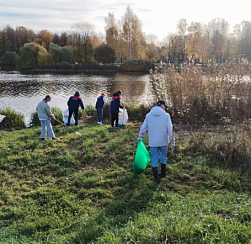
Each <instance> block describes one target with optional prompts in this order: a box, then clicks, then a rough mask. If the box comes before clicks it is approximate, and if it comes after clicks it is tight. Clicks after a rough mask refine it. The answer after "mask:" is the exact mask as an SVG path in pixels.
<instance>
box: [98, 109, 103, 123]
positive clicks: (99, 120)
mask: <svg viewBox="0 0 251 244" xmlns="http://www.w3.org/2000/svg"><path fill="white" fill-rule="evenodd" d="M97 112H98V122H101V112H102V108H97Z"/></svg>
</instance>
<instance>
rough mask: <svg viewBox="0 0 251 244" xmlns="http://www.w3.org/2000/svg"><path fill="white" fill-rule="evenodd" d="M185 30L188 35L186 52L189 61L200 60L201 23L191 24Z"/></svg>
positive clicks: (201, 42) (201, 47)
mask: <svg viewBox="0 0 251 244" xmlns="http://www.w3.org/2000/svg"><path fill="white" fill-rule="evenodd" d="M187 30H188V34H187V35H186V46H187V49H186V51H187V54H188V57H189V58H191V59H195V58H197V59H202V56H203V55H202V50H203V35H202V26H201V23H199V22H192V23H191V24H190V26H189V27H188V28H187Z"/></svg>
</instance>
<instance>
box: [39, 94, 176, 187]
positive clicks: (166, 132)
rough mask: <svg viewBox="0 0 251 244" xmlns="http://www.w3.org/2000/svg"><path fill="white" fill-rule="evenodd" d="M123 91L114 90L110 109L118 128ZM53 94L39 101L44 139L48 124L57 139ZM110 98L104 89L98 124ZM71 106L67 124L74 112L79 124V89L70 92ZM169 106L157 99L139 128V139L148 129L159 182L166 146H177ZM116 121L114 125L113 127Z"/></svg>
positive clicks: (112, 124) (76, 123)
mask: <svg viewBox="0 0 251 244" xmlns="http://www.w3.org/2000/svg"><path fill="white" fill-rule="evenodd" d="M120 96H121V91H117V92H115V93H114V94H113V96H112V100H111V105H110V113H111V126H112V128H118V114H119V109H120V108H123V107H122V106H121V104H120ZM50 101H51V97H50V96H49V95H47V96H46V97H45V98H44V99H43V100H42V101H41V102H40V103H39V104H38V105H37V108H36V110H37V113H38V117H39V120H40V122H41V140H42V141H44V140H45V138H46V128H47V131H48V135H49V137H50V138H52V139H53V140H55V139H56V137H55V134H54V132H53V129H52V125H51V122H50V121H51V119H53V118H55V116H54V115H53V114H52V112H51V109H50V106H49V103H50ZM106 102H107V100H106V98H105V94H104V93H102V94H101V95H100V96H99V97H98V98H97V101H96V106H95V107H96V110H97V115H98V124H99V125H102V117H103V107H104V104H105V103H106ZM67 105H68V107H69V118H68V123H67V126H69V125H70V119H71V116H72V114H74V118H75V125H76V126H77V125H78V109H79V107H81V108H82V110H84V104H83V101H82V99H81V97H80V94H79V92H76V93H75V95H74V96H71V97H70V98H69V100H68V102H67ZM166 108H167V106H166V104H165V102H164V101H163V100H160V101H158V102H157V105H156V106H154V107H153V108H152V109H151V111H150V112H149V113H148V114H147V115H146V117H145V120H144V122H143V125H142V127H141V129H140V131H139V137H138V140H142V138H143V137H144V135H145V133H146V132H148V135H149V146H150V154H151V159H152V170H153V176H154V181H155V182H157V183H159V182H160V178H163V177H165V176H166V161H167V149H168V144H169V143H170V142H171V145H172V146H174V144H175V142H174V138H173V126H172V122H171V118H170V115H169V114H168V113H167V112H166V111H165V110H166ZM114 123H115V127H114ZM159 159H160V162H161V173H160V174H159V173H158V161H159Z"/></svg>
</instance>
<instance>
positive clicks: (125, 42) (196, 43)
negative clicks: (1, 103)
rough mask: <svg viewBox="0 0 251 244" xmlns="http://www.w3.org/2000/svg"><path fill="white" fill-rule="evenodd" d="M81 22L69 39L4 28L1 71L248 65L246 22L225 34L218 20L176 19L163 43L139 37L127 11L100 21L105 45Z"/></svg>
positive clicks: (250, 46)
mask: <svg viewBox="0 0 251 244" xmlns="http://www.w3.org/2000/svg"><path fill="white" fill-rule="evenodd" d="M94 30H95V26H94V25H92V24H91V23H89V22H87V21H80V22H77V23H75V24H73V25H72V28H71V31H70V32H69V33H67V32H62V33H61V34H57V33H51V32H50V31H48V30H41V31H40V32H38V33H35V32H34V31H33V30H31V29H28V28H25V27H23V26H18V27H16V29H13V28H12V27H11V26H9V25H7V26H6V27H5V28H4V29H3V30H1V31H0V57H1V58H0V59H1V64H2V65H4V64H5V65H14V64H16V63H18V65H19V66H20V67H23V68H25V67H31V66H32V67H31V68H34V67H37V66H43V65H51V64H61V63H68V64H69V63H70V64H73V63H79V64H86V63H88V64H94V63H97V62H98V63H100V62H101V63H104V64H105V63H114V62H115V61H117V62H123V61H124V60H128V59H129V60H131V59H136V60H140V59H143V60H149V61H153V62H156V61H160V60H162V61H164V62H170V63H183V62H192V63H209V62H213V63H215V62H216V63H222V62H241V61H243V60H245V61H248V62H250V61H251V22H250V21H242V22H241V23H240V24H236V25H235V26H234V28H233V29H232V30H231V31H230V25H229V23H228V22H227V21H226V20H224V19H221V18H217V19H213V20H211V21H210V22H209V23H208V24H202V23H200V22H191V23H190V24H189V23H188V22H187V20H185V19H180V20H179V21H178V23H177V28H176V32H175V33H169V34H168V35H167V36H166V38H165V39H164V41H163V42H159V41H158V39H157V37H156V35H155V34H153V33H151V34H149V35H145V34H144V33H143V31H142V24H141V21H140V19H139V18H138V16H137V15H136V14H135V13H134V12H133V10H132V9H131V8H130V7H129V6H128V7H127V8H126V10H125V12H124V15H123V16H122V17H121V18H120V19H116V18H115V15H114V14H113V13H108V16H107V17H106V18H105V36H106V37H105V40H101V39H100V38H99V37H98V35H97V34H95V32H94Z"/></svg>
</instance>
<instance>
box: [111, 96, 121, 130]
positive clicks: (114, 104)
mask: <svg viewBox="0 0 251 244" xmlns="http://www.w3.org/2000/svg"><path fill="white" fill-rule="evenodd" d="M120 95H121V91H117V92H115V93H113V95H112V101H111V105H110V113H111V126H112V127H113V126H114V122H115V120H116V127H115V128H119V127H118V123H119V108H123V107H122V106H121V105H120Z"/></svg>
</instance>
